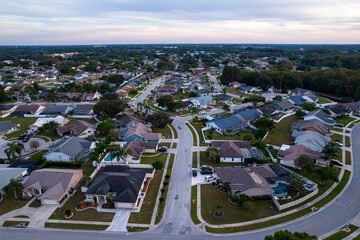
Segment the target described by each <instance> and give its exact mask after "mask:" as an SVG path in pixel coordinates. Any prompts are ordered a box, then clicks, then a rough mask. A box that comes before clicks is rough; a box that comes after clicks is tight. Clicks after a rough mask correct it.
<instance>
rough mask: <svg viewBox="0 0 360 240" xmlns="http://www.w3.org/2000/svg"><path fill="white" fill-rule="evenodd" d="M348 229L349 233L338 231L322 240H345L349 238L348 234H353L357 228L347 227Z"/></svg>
mask: <svg viewBox="0 0 360 240" xmlns="http://www.w3.org/2000/svg"><path fill="white" fill-rule="evenodd" d="M349 229H350V231H349V232H347V231H338V232H336V233H334V234H333V235H331V236H329V237H327V238H324V240H339V239H344V238H346V237H347V236H349V235H350V234H352V233H353V232H355V231H356V230H358V229H359V227H357V226H354V225H351V224H350V225H349Z"/></svg>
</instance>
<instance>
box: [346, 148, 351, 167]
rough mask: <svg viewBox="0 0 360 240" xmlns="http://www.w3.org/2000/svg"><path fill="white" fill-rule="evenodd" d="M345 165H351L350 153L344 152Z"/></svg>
mask: <svg viewBox="0 0 360 240" xmlns="http://www.w3.org/2000/svg"><path fill="white" fill-rule="evenodd" d="M345 163H346V164H347V165H351V153H350V152H349V151H345Z"/></svg>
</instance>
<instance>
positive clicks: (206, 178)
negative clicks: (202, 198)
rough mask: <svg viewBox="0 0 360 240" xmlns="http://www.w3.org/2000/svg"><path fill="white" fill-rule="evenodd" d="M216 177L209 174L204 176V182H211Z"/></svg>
mask: <svg viewBox="0 0 360 240" xmlns="http://www.w3.org/2000/svg"><path fill="white" fill-rule="evenodd" d="M215 180H216V177H215V176H214V175H210V176H206V177H205V182H212V181H215Z"/></svg>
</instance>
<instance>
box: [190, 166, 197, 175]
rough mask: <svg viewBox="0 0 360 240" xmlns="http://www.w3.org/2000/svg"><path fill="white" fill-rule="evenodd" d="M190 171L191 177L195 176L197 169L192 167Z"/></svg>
mask: <svg viewBox="0 0 360 240" xmlns="http://www.w3.org/2000/svg"><path fill="white" fill-rule="evenodd" d="M191 172H192V176H193V177H196V176H197V169H196V168H193V169H192V171H191Z"/></svg>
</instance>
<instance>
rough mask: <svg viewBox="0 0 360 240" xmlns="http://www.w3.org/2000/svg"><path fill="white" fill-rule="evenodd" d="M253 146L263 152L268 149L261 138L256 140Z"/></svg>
mask: <svg viewBox="0 0 360 240" xmlns="http://www.w3.org/2000/svg"><path fill="white" fill-rule="evenodd" d="M251 144H252V145H253V146H254V147H256V148H258V149H260V150H262V151H265V149H266V143H264V141H263V140H262V139H261V138H258V139H255V140H254V141H252V143H251Z"/></svg>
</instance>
